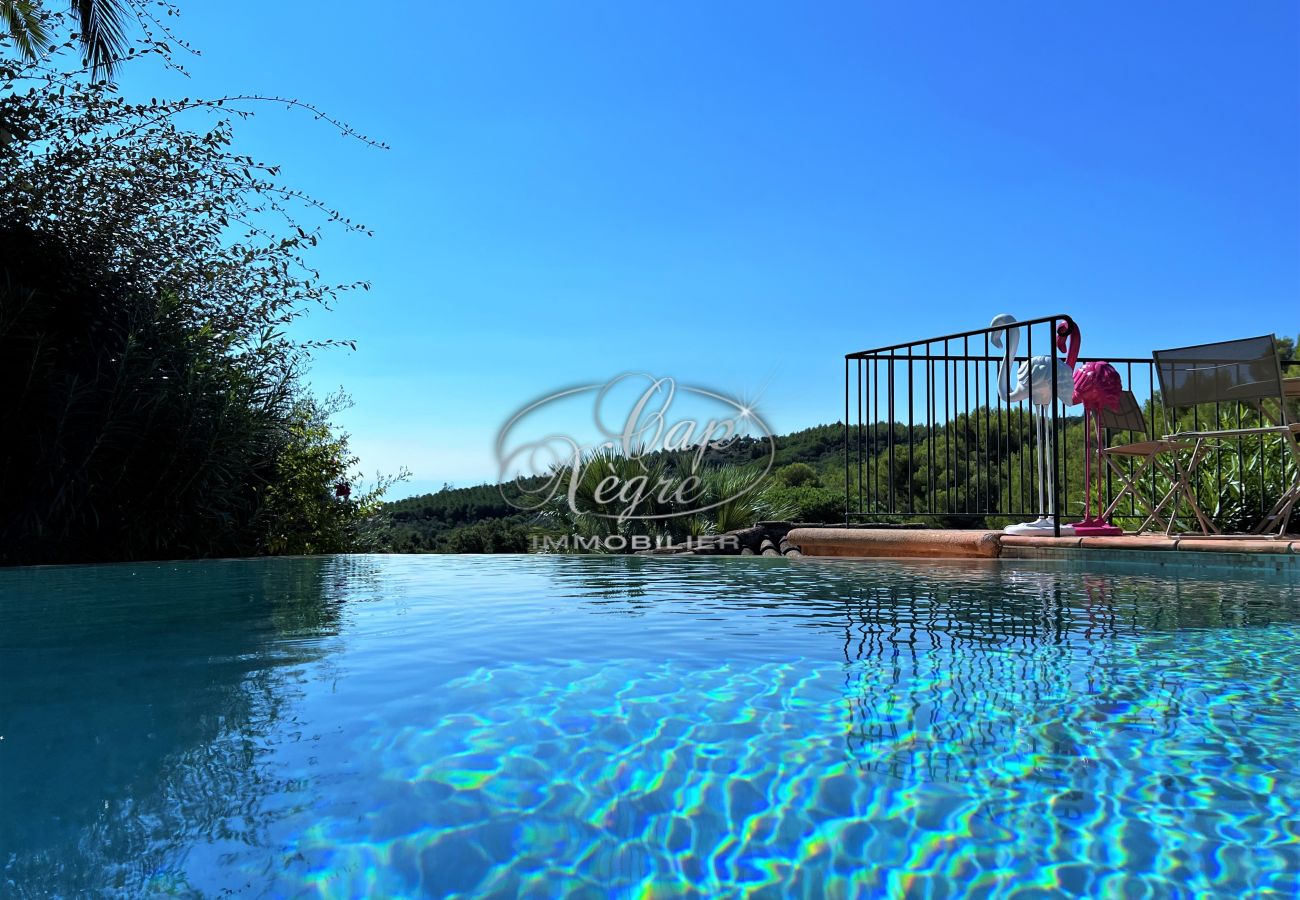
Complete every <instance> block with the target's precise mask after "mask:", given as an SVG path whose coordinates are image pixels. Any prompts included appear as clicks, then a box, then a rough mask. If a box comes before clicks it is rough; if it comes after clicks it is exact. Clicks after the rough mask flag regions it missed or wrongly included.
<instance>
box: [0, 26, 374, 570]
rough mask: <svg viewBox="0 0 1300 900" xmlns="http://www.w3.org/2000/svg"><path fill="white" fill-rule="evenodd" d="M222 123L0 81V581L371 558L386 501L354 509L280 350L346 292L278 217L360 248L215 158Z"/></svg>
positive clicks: (261, 174)
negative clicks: (130, 562)
mask: <svg viewBox="0 0 1300 900" xmlns="http://www.w3.org/2000/svg"><path fill="white" fill-rule="evenodd" d="M166 52H167V51H166V48H165V46H164V45H161V44H160V45H156V46H147V47H146V48H145V54H146V55H147V54H150V53H155V54H162V55H164V56H165V55H166ZM245 99H247V98H245ZM238 101H239V98H218V99H216V100H210V101H209V100H195V99H191V98H185V99H183V100H179V101H165V100H164V101H151V102H149V103H130V102H128V101H126V100H125V99H124V98H122V97H120V96H118V95H117V94H116V93H115V92H114V91H113V89H112V88H111V87H110V86H109V85H107V84H105V83H103V82H99V81H92V80H90V79H89V78H88V77H87V73H86V72H85V71H84V70H73V71H70V72H58V71H56V70H54V69H52V68H51V67H50V66H49V65H48V64H46V63H45V62H41V63H38V64H26V65H21V64H20V65H16V66H10V65H0V391H3V392H4V396H5V398H6V403H5V404H4V406H3V407H0V434H3V436H4V441H3V442H0V496H3V498H4V502H3V504H0V563H20V562H70V561H80V560H107V559H139V558H160V557H177V556H210V555H246V554H256V553H317V552H338V551H343V550H350V549H362V548H365V547H366V546H367V545H368V530H367V526H366V521H367V519H368V517H369V516H370V514H371V512H372V510H373V507H374V505H375V502H376V501H377V499H378V496H379V493H380V492H382V490H383V489H384V487H386V486H387V485H388V484H389V483H391V480H389V479H380V482H379V484H378V485H377V486H376V487H375V488H374V489H373V490H371V491H370V492H368V493H367V492H362V491H361V490H360V489H359V488H356V487H355V484H356V482H357V481H358V477H357V476H356V475H355V474H350V473H349V470H350V469H351V468H352V467H353V466H354V465H355V462H356V460H355V459H354V458H353V457H352V456H350V455H349V454H348V451H347V437H346V435H340V434H336V433H334V432H333V431H332V429H331V428H330V426H329V422H328V416H329V412H330V411H331V408H332V407H331V406H330V405H329V404H328V403H326V404H322V403H320V402H319V401H317V400H315V399H313V398H312V397H311V396H310V395H309V394H308V393H307V392H306V391H305V390H304V389H303V388H302V387H301V386H300V384H299V383H298V380H297V376H298V373H299V372H300V371H301V369H302V366H303V365H304V363H305V361H306V359H307V356H308V353H309V352H310V350H311V349H312V347H310V346H303V345H299V344H296V343H294V342H293V341H291V340H290V339H288V338H287V337H286V336H285V326H286V325H287V324H288V323H290V322H291V321H293V320H294V319H295V318H296V317H298V316H299V315H301V314H302V313H303V312H305V311H306V310H307V309H308V308H309V307H310V306H312V305H313V304H328V302H329V301H331V300H332V299H334V298H336V297H337V296H339V294H340V292H341V291H344V290H346V289H348V288H349V287H352V286H355V285H330V284H326V283H324V282H322V281H321V279H320V277H319V274H318V273H317V272H316V271H315V270H314V269H312V268H311V266H310V265H309V263H308V262H307V261H306V258H305V253H306V252H307V251H308V250H309V249H310V248H311V247H312V246H314V245H315V244H316V243H317V240H318V236H319V226H316V227H311V228H305V227H303V226H302V225H300V224H298V222H297V220H296V219H295V210H296V211H297V213H299V214H305V215H311V216H317V217H319V218H322V219H323V220H324V221H334V222H338V223H341V224H342V225H343V227H344V228H345V229H351V230H360V231H364V228H362V227H361V226H357V225H353V224H352V223H350V222H348V221H347V220H346V219H344V218H343V217H342V216H341V215H340V214H339V213H337V212H334V211H332V210H330V209H328V208H327V207H325V206H323V205H322V204H320V203H319V202H317V201H315V200H313V199H312V198H309V197H306V196H304V195H303V194H301V193H300V192H298V191H295V190H293V189H292V188H290V187H288V186H286V185H283V184H280V183H279V182H278V181H277V180H276V173H277V170H276V168H275V167H274V166H269V165H265V164H262V163H259V162H257V161H256V160H254V159H252V158H250V157H247V156H243V155H240V154H236V153H234V152H233V151H232V150H231V149H230V143H231V140H232V136H233V128H232V123H233V121H234V119H236V118H239V117H243V116H246V115H247V114H248V113H247V111H246V110H245V111H237V110H234V109H232V106H235V105H238ZM195 110H208V111H215V112H216V113H217V114H218V116H219V118H218V119H217V121H216V122H214V123H212V124H211V127H209V128H208V129H207V130H205V131H190V130H187V129H185V128H183V127H181V126H180V124H178V122H179V120H180V119H181V118H182V117H183V116H184V115H186V114H187V113H191V112H193V111H195ZM344 130H345V131H348V133H351V132H350V131H349V130H348V129H346V128H344ZM326 343H328V342H326ZM317 346H319V345H317Z"/></svg>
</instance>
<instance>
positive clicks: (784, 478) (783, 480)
mask: <svg viewBox="0 0 1300 900" xmlns="http://www.w3.org/2000/svg"><path fill="white" fill-rule="evenodd" d="M772 477H773V478H774V479H775V480H776V482H777V483H778V484H783V485H785V486H786V487H799V486H800V485H805V484H806V485H808V486H810V487H820V486H821V479H820V478H818V477H817V470H816V469H814V468H813V467H812V466H810V465H808V464H807V463H803V462H796V463H790V464H789V465H788V466H782V467H781V468H779V469H777V470H776V471H775V472H773V473H772Z"/></svg>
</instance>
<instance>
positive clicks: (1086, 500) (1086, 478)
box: [1083, 407, 1092, 525]
mask: <svg viewBox="0 0 1300 900" xmlns="http://www.w3.org/2000/svg"><path fill="white" fill-rule="evenodd" d="M1091 432H1092V422H1091V421H1090V420H1089V411H1088V408H1087V407H1084V410H1083V524H1085V525H1091V524H1092V447H1091V445H1090V442H1089V440H1088V436H1089V435H1090V434H1091Z"/></svg>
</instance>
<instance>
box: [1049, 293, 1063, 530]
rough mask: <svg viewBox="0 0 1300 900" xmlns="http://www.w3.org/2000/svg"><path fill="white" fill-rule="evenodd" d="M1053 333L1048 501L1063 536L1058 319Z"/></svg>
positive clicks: (1050, 369) (1050, 343)
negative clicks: (1058, 389)
mask: <svg viewBox="0 0 1300 900" xmlns="http://www.w3.org/2000/svg"><path fill="white" fill-rule="evenodd" d="M1050 325H1051V329H1052V331H1051V333H1050V334H1049V335H1048V336H1047V343H1048V346H1050V347H1051V348H1052V349H1051V364H1050V365H1049V366H1048V367H1047V377H1048V378H1049V379H1051V382H1052V436H1051V440H1049V441H1048V442H1047V444H1048V446H1049V447H1050V448H1051V450H1052V460H1051V465H1052V496H1051V497H1050V498H1049V499H1048V503H1049V505H1050V506H1051V508H1052V513H1053V515H1052V534H1053V535H1054V536H1055V537H1060V536H1061V515H1062V510H1061V448H1060V446H1059V443H1060V441H1061V440H1062V437H1061V433H1060V429H1059V428H1058V427H1057V411H1056V408H1057V406H1058V405H1059V404H1058V403H1057V401H1058V400H1059V398H1058V397H1057V390H1056V319H1053V320H1052V321H1051V323H1050Z"/></svg>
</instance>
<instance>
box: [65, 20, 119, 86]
mask: <svg viewBox="0 0 1300 900" xmlns="http://www.w3.org/2000/svg"><path fill="white" fill-rule="evenodd" d="M70 6H71V9H72V12H73V13H74V14H75V15H76V16H77V20H78V22H79V23H80V28H81V46H82V47H83V49H84V50H85V54H86V62H87V63H89V65H90V67H91V75H92V77H96V78H97V77H99V75H100V74H101V73H102V74H103V75H104V77H106V78H110V79H111V78H112V77H113V73H114V71H115V70H116V68H117V61H118V59H120V58H121V56H122V55H123V54H124V53H125V52H126V46H127V37H126V24H127V23H126V17H127V13H128V7H129V6H130V3H129V0H71V3H70Z"/></svg>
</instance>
